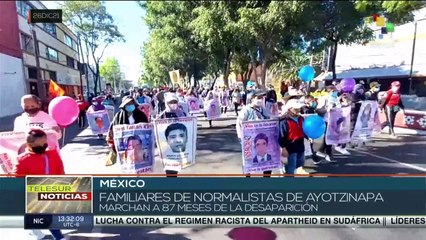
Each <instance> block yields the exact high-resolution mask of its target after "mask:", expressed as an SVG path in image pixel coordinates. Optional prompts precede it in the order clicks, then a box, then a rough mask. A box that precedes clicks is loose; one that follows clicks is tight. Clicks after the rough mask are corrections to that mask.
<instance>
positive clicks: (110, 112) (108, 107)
mask: <svg viewBox="0 0 426 240" xmlns="http://www.w3.org/2000/svg"><path fill="white" fill-rule="evenodd" d="M105 109H106V111H107V112H108V118H109V122H112V120H113V119H114V113H115V107H114V106H111V105H105Z"/></svg>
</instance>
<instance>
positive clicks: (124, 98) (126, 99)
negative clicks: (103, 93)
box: [120, 96, 136, 108]
mask: <svg viewBox="0 0 426 240" xmlns="http://www.w3.org/2000/svg"><path fill="white" fill-rule="evenodd" d="M131 101H133V102H135V103H136V101H135V99H133V98H132V97H131V96H125V97H123V100H121V104H120V108H124V106H126V105H127V104H128V103H129V102H131Z"/></svg>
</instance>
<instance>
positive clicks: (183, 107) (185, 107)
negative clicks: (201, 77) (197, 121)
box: [178, 101, 189, 116]
mask: <svg viewBox="0 0 426 240" xmlns="http://www.w3.org/2000/svg"><path fill="white" fill-rule="evenodd" d="M178 108H179V109H180V110H182V111H183V112H184V113H185V114H186V116H188V115H189V105H188V103H187V102H184V101H179V102H178Z"/></svg>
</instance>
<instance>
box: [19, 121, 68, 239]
mask: <svg viewBox="0 0 426 240" xmlns="http://www.w3.org/2000/svg"><path fill="white" fill-rule="evenodd" d="M26 145H27V147H26V149H25V152H24V153H21V154H20V155H19V156H18V159H17V164H16V165H15V167H14V174H17V175H24V176H25V175H64V174H65V171H64V164H63V162H62V159H61V157H60V156H59V153H58V151H56V150H55V149H48V144H47V135H46V133H45V132H44V131H42V130H40V129H33V130H30V131H29V133H28V134H27V138H26ZM50 232H51V233H52V235H53V237H54V238H55V239H56V240H63V239H65V237H64V235H63V234H62V232H61V230H58V229H51V230H50ZM32 235H35V236H36V237H37V239H44V237H45V235H44V234H43V233H42V232H41V231H40V230H33V231H32Z"/></svg>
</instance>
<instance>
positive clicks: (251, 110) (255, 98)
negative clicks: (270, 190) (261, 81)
mask: <svg viewBox="0 0 426 240" xmlns="http://www.w3.org/2000/svg"><path fill="white" fill-rule="evenodd" d="M265 96H266V92H264V91H261V90H257V91H254V92H253V95H252V98H251V103H250V104H248V105H246V106H244V107H243V108H242V109H241V112H240V115H239V116H238V117H237V122H236V128H237V136H238V139H239V140H240V142H242V137H243V133H242V123H243V122H246V121H258V120H262V119H269V115H268V113H267V111H266V110H265V109H264V108H263V102H264V100H265ZM271 173H272V171H264V172H263V174H264V177H271ZM246 177H250V175H249V174H248V175H247V176H246Z"/></svg>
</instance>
